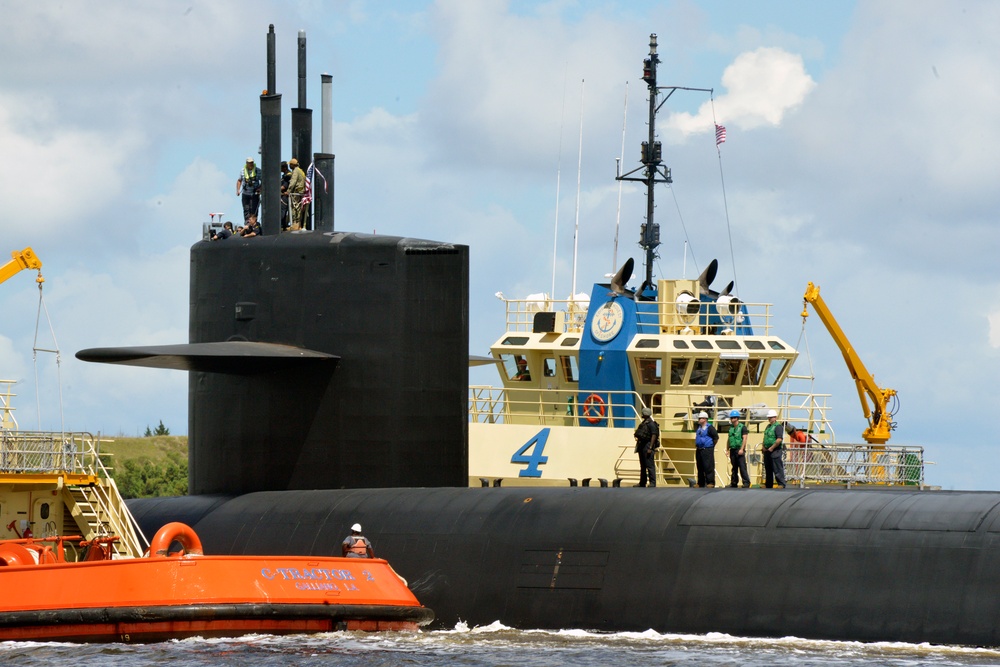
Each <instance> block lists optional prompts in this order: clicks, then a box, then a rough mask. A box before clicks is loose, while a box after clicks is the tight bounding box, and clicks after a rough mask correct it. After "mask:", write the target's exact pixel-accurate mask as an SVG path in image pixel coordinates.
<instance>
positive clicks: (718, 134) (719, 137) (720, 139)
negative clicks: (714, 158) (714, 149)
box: [715, 125, 726, 146]
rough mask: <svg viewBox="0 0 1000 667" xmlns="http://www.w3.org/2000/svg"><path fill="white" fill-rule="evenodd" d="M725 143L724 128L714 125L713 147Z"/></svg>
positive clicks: (723, 126)
mask: <svg viewBox="0 0 1000 667" xmlns="http://www.w3.org/2000/svg"><path fill="white" fill-rule="evenodd" d="M724 143H726V126H725V125H716V126H715V145H716V146H718V145H719V144H724Z"/></svg>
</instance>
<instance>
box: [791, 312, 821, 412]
mask: <svg viewBox="0 0 1000 667" xmlns="http://www.w3.org/2000/svg"><path fill="white" fill-rule="evenodd" d="M803 339H804V340H805V342H806V361H807V362H809V393H810V394H812V393H813V389H814V385H815V384H816V373H814V372H813V360H812V352H810V350H809V337H808V336H807V335H806V318H804V317H803V318H802V329H801V330H799V339H798V340H797V341H795V349H796V350H798V349H801V344H802V341H803Z"/></svg>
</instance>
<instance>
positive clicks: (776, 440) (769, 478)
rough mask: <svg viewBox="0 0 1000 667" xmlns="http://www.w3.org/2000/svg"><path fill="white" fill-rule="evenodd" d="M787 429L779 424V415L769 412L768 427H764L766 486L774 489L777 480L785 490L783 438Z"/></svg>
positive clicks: (772, 411)
mask: <svg viewBox="0 0 1000 667" xmlns="http://www.w3.org/2000/svg"><path fill="white" fill-rule="evenodd" d="M784 434H785V429H784V428H783V427H782V425H781V424H780V423H778V413H777V412H776V411H774V410H768V411H767V426H766V427H764V446H763V449H764V451H763V454H764V486H766V487H767V488H769V489H770V488H773V487H774V482H775V481H776V480H777V482H778V486H780V487H781V488H785V462H784V460H783V459H782V447H781V444H782V437H783V436H784Z"/></svg>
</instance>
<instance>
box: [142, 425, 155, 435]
mask: <svg viewBox="0 0 1000 667" xmlns="http://www.w3.org/2000/svg"><path fill="white" fill-rule="evenodd" d="M143 437H144V438H152V437H153V432H152V431H150V430H149V424H146V432H145V433H143Z"/></svg>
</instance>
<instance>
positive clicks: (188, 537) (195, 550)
mask: <svg viewBox="0 0 1000 667" xmlns="http://www.w3.org/2000/svg"><path fill="white" fill-rule="evenodd" d="M174 542H180V543H181V547H183V549H184V551H183V554H184V555H188V556H202V555H204V553H205V552H204V551H203V550H202V548H201V540H200V539H198V535H197V534H196V533H195V532H194V529H193V528H191V526H188V525H187V524H183V523H180V522H179V521H174V522H173V523H168V524H167V525H165V526H164V527H163V528H160V529H159V530H158V531H156V535H154V536H153V541H152V542H150V543H149V556H150V557H151V558H165V557H166V556H167V555H169V552H170V545H171V544H173V543H174Z"/></svg>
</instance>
